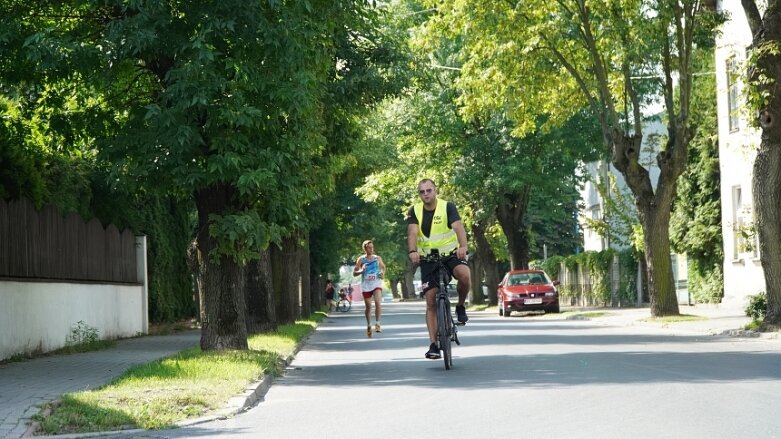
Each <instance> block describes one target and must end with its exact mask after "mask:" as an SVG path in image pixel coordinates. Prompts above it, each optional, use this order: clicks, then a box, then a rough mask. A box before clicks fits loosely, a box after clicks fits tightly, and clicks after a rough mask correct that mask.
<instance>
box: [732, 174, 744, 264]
mask: <svg viewBox="0 0 781 439" xmlns="http://www.w3.org/2000/svg"><path fill="white" fill-rule="evenodd" d="M742 197H743V194H742V190H741V188H740V186H733V187H732V259H733V260H738V259H739V257H740V251H741V249H742V248H744V247H745V243H744V242H743V241H744V239H743V234H742V233H741V231H742V229H743V216H742V215H741V211H742V210H743V200H742Z"/></svg>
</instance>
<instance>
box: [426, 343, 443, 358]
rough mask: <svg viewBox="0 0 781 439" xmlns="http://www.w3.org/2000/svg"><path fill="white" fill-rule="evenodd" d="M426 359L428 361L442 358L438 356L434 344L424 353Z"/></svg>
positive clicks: (437, 349) (437, 350)
mask: <svg viewBox="0 0 781 439" xmlns="http://www.w3.org/2000/svg"><path fill="white" fill-rule="evenodd" d="M426 358H428V359H429V360H436V359H439V358H442V356H441V355H440V354H439V348H438V347H437V344H436V343H431V346H429V348H428V352H426Z"/></svg>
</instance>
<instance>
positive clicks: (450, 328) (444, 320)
mask: <svg viewBox="0 0 781 439" xmlns="http://www.w3.org/2000/svg"><path fill="white" fill-rule="evenodd" d="M451 256H453V254H450V255H446V256H444V257H442V256H441V255H440V254H439V252H437V251H436V250H433V251H432V252H431V253H429V254H428V255H421V257H420V261H421V262H428V263H433V264H437V268H436V272H437V285H438V286H437V289H438V291H437V298H436V301H437V345H438V347H439V350H441V351H442V358H443V359H444V361H445V370H450V368H451V367H452V366H453V355H452V351H451V343H450V342H451V341H453V342H455V343H456V344H457V345H461V342H460V341H459V340H458V328H457V327H458V326H464V323H461V322H457V321H455V320H453V314H452V313H451V312H450V297H449V296H448V292H447V288H448V285H449V284H450V273H449V272H448V270H447V267H446V266H445V264H444V263H443V262H442V261H443V260H445V259H447V258H449V257H451Z"/></svg>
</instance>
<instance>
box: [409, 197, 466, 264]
mask: <svg viewBox="0 0 781 439" xmlns="http://www.w3.org/2000/svg"><path fill="white" fill-rule="evenodd" d="M415 216H416V217H417V218H418V253H420V254H422V255H427V254H429V253H430V252H431V250H433V249H437V250H439V254H442V255H444V254H447V253H450V252H452V251H453V250H455V249H457V248H458V237H457V236H456V232H455V231H454V230H453V229H451V228H449V227H448V226H447V201H445V200H442V199H438V200H437V207H436V209H434V218H432V220H431V232H430V233H429V236H428V237H426V236H425V235H423V203H418V204H416V205H415Z"/></svg>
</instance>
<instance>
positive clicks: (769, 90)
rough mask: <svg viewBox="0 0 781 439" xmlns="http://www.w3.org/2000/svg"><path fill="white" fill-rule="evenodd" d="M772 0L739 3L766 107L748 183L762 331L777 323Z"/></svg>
mask: <svg viewBox="0 0 781 439" xmlns="http://www.w3.org/2000/svg"><path fill="white" fill-rule="evenodd" d="M775 3H776V2H771V4H770V5H769V6H768V7H767V10H766V11H765V13H764V16H761V15H760V14H759V10H758V9H757V6H756V2H754V1H749V0H743V1H742V4H743V9H744V10H745V12H746V18H747V19H748V23H749V27H750V28H751V33H752V34H753V35H754V41H753V48H752V49H753V51H754V53H756V54H757V64H756V68H754V69H751V70H750V72H751V85H752V87H754V88H755V90H754V92H755V93H759V94H761V95H765V96H767V97H768V98H767V101H766V102H767V104H766V106H765V107H762V108H759V111H758V112H757V114H758V119H759V120H758V121H759V125H760V127H761V128H762V141H761V143H760V145H759V149H758V151H757V156H756V159H754V170H753V171H754V175H753V177H752V178H753V180H752V182H751V188H752V199H753V204H754V225H755V227H756V230H757V234H758V238H759V259H760V262H761V264H762V270H763V272H764V276H765V288H766V289H765V293H766V294H767V314H766V315H765V318H764V321H763V323H762V327H761V328H760V329H761V330H762V331H772V330H775V329H777V328H779V327H781V209H779V206H781V204H779V203H781V144H779V139H781V120H780V119H779V117H781V92H779V90H778V84H781V55H779V54H778V51H777V50H776V48H777V47H778V44H779V41H781V11H779V10H778V8H777V5H776V4H775ZM765 78H767V79H768V80H765Z"/></svg>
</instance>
